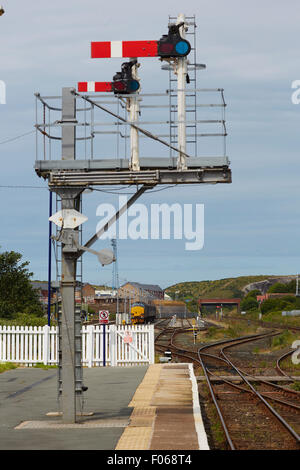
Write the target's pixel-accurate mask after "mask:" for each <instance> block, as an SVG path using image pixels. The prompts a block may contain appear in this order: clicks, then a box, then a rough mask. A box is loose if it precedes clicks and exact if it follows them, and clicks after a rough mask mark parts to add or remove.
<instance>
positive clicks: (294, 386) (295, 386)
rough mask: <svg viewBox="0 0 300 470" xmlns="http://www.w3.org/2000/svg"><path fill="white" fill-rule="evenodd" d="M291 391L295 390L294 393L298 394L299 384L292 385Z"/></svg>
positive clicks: (299, 390)
mask: <svg viewBox="0 0 300 470" xmlns="http://www.w3.org/2000/svg"><path fill="white" fill-rule="evenodd" d="M292 389H293V390H296V392H300V382H295V383H294V384H293V385H292Z"/></svg>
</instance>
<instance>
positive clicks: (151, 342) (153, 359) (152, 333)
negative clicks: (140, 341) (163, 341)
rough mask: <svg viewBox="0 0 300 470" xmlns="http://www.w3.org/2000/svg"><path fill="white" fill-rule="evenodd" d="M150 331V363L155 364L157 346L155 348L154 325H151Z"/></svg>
mask: <svg viewBox="0 0 300 470" xmlns="http://www.w3.org/2000/svg"><path fill="white" fill-rule="evenodd" d="M149 326H150V331H149V334H148V341H149V363H150V364H154V362H155V348H154V325H149Z"/></svg>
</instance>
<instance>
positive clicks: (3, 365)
mask: <svg viewBox="0 0 300 470" xmlns="http://www.w3.org/2000/svg"><path fill="white" fill-rule="evenodd" d="M17 367H18V366H17V364H13V363H12V362H0V374H2V372H6V371H7V370H12V369H16V368H17Z"/></svg>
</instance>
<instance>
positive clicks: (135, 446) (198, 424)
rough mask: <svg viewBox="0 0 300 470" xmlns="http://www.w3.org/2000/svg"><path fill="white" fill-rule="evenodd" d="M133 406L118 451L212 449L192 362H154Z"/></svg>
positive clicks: (135, 397)
mask: <svg viewBox="0 0 300 470" xmlns="http://www.w3.org/2000/svg"><path fill="white" fill-rule="evenodd" d="M129 406H132V407H133V412H132V414H131V417H130V422H129V425H128V426H127V427H126V428H125V429H124V432H123V434H122V436H121V438H120V439H119V441H118V444H117V446H116V450H128V449H130V450H208V449H209V447H208V442H207V436H206V433H205V430H204V426H203V422H202V417H201V410H200V406H199V400H198V388H197V383H196V379H195V375H194V371H193V367H192V365H191V364H184V363H182V364H176V363H174V364H172V363H168V364H154V365H151V366H150V367H149V369H148V371H147V373H146V374H145V377H144V379H143V380H142V382H141V384H140V385H139V387H138V388H137V390H136V393H135V395H134V397H133V399H132V401H131V402H130V404H129Z"/></svg>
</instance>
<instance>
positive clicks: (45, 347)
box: [43, 325, 50, 366]
mask: <svg viewBox="0 0 300 470" xmlns="http://www.w3.org/2000/svg"><path fill="white" fill-rule="evenodd" d="M43 335H44V336H43V364H44V365H45V366H46V365H47V364H48V359H49V352H50V351H49V339H50V338H49V336H50V326H48V325H45V326H44V328H43Z"/></svg>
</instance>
